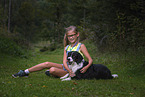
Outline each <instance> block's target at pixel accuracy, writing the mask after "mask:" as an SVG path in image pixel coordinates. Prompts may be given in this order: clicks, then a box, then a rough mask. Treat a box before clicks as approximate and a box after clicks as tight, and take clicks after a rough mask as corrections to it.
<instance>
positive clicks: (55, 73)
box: [49, 67, 68, 77]
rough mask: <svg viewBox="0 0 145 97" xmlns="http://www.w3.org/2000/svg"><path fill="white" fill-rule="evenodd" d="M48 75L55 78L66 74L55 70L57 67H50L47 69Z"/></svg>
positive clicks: (60, 70)
mask: <svg viewBox="0 0 145 97" xmlns="http://www.w3.org/2000/svg"><path fill="white" fill-rule="evenodd" d="M49 73H50V74H51V75H53V76H56V77H62V76H64V75H66V74H67V73H68V72H67V71H64V70H63V69H60V68H57V67H51V68H50V69H49Z"/></svg>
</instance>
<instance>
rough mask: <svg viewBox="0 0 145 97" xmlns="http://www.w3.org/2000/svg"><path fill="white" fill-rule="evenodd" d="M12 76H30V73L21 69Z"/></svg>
mask: <svg viewBox="0 0 145 97" xmlns="http://www.w3.org/2000/svg"><path fill="white" fill-rule="evenodd" d="M12 76H13V77H14V78H17V77H28V76H29V74H26V73H25V72H24V70H20V71H19V72H18V73H16V74H13V75H12Z"/></svg>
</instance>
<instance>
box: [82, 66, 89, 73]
mask: <svg viewBox="0 0 145 97" xmlns="http://www.w3.org/2000/svg"><path fill="white" fill-rule="evenodd" d="M87 69H88V68H87V67H86V66H85V67H84V68H82V69H81V70H80V72H81V73H85V72H86V71H87Z"/></svg>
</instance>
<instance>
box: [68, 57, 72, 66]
mask: <svg viewBox="0 0 145 97" xmlns="http://www.w3.org/2000/svg"><path fill="white" fill-rule="evenodd" d="M67 60H68V63H69V65H70V64H72V62H73V59H72V57H68V58H67Z"/></svg>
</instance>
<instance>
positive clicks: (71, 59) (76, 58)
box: [60, 51, 118, 81]
mask: <svg viewBox="0 0 145 97" xmlns="http://www.w3.org/2000/svg"><path fill="white" fill-rule="evenodd" d="M67 60H68V67H69V69H71V70H72V72H73V73H74V76H71V77H70V75H69V73H67V74H66V75H65V76H63V77H61V78H60V79H62V81H69V80H71V79H77V80H79V79H93V78H95V79H112V78H116V77H118V75H117V74H114V75H111V71H110V70H109V69H108V68H107V67H106V66H105V65H102V64H92V65H91V66H90V67H89V68H88V69H87V71H86V72H85V73H81V72H80V70H81V69H82V68H83V67H85V66H86V65H87V64H88V62H86V61H84V59H83V57H82V55H81V54H80V53H79V52H77V51H71V52H69V53H68V56H67Z"/></svg>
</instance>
